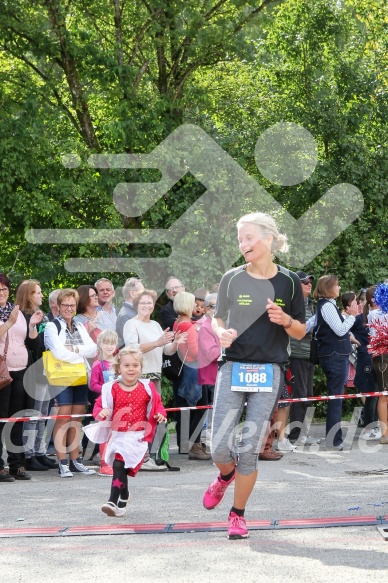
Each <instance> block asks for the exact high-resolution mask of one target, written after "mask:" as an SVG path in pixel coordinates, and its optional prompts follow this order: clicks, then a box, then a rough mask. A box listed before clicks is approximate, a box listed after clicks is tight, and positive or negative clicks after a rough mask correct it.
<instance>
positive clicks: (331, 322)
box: [321, 298, 356, 336]
mask: <svg viewBox="0 0 388 583" xmlns="http://www.w3.org/2000/svg"><path fill="white" fill-rule="evenodd" d="M326 299H327V300H328V301H327V302H326V303H325V304H324V305H323V306H322V309H321V314H322V318H323V319H324V320H325V322H326V324H328V326H330V328H331V329H332V330H333V332H334V334H337V336H345V335H346V334H347V333H348V332H349V330H350V328H351V327H352V326H353V324H354V322H355V320H356V318H355V316H348V317H347V318H346V319H345V320H344V321H343V322H341V318H340V317H339V315H338V310H337V307H336V304H335V300H334V299H332V298H330V299H329V298H326Z"/></svg>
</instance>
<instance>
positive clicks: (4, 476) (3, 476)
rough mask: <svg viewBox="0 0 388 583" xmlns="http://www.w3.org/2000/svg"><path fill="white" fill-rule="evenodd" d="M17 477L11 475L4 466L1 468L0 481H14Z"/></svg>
mask: <svg viewBox="0 0 388 583" xmlns="http://www.w3.org/2000/svg"><path fill="white" fill-rule="evenodd" d="M14 481H15V478H14V477H13V476H10V475H9V472H8V470H6V469H5V468H3V469H2V470H0V482H14Z"/></svg>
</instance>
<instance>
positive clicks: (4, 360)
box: [0, 332, 12, 390]
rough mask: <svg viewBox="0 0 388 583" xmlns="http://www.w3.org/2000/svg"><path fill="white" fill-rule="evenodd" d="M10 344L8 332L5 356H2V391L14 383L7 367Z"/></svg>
mask: <svg viewBox="0 0 388 583" xmlns="http://www.w3.org/2000/svg"><path fill="white" fill-rule="evenodd" d="M8 344H9V338H8V332H7V338H6V340H5V346H4V354H3V355H1V354H0V390H1V389H5V387H8V385H10V384H11V383H12V378H11V376H10V374H9V371H8V367H7V352H8Z"/></svg>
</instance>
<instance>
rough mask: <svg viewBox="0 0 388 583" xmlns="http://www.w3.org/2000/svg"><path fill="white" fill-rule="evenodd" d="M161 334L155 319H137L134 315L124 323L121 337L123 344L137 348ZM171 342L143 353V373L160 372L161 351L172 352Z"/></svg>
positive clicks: (153, 340) (154, 339) (156, 338)
mask: <svg viewBox="0 0 388 583" xmlns="http://www.w3.org/2000/svg"><path fill="white" fill-rule="evenodd" d="M161 336H163V330H162V327H161V326H160V324H159V323H158V322H155V320H150V321H149V322H143V321H142V320H138V319H137V318H136V317H135V318H131V320H128V321H127V322H125V324H124V328H123V339H124V343H125V346H130V347H131V348H139V346H140V344H147V343H148V342H155V341H156V340H159V338H160V337H161ZM170 347H171V343H170V344H166V346H164V347H163V346H158V347H157V348H153V349H152V350H150V351H149V352H145V353H144V354H143V358H144V361H143V373H144V374H149V373H152V372H154V373H158V374H161V372H162V364H163V352H164V353H165V354H172V352H173V351H172V350H171V349H170Z"/></svg>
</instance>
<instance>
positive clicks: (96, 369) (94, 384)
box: [89, 360, 111, 393]
mask: <svg viewBox="0 0 388 583" xmlns="http://www.w3.org/2000/svg"><path fill="white" fill-rule="evenodd" d="M110 365H111V363H110V362H108V361H107V360H104V366H105V368H106V369H107V370H109V367H110ZM105 382H106V381H105V380H104V374H103V371H102V362H101V360H96V361H95V362H93V366H92V372H91V375H90V381H89V386H90V390H92V391H95V392H96V393H101V389H102V385H103V384H104V383H105Z"/></svg>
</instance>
